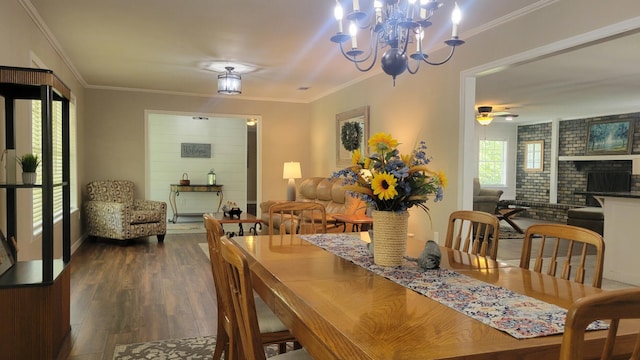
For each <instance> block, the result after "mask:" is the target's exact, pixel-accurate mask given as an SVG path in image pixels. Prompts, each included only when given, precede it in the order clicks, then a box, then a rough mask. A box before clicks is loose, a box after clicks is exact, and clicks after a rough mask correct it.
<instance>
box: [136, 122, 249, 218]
mask: <svg viewBox="0 0 640 360" xmlns="http://www.w3.org/2000/svg"><path fill="white" fill-rule="evenodd" d="M193 117H194V116H192V115H188V116H187V115H176V114H159V113H150V114H149V115H148V123H147V139H148V157H147V161H148V165H149V184H150V189H149V190H150V199H151V200H158V201H165V202H167V204H169V202H168V197H169V185H170V184H177V183H178V182H179V180H180V179H181V178H182V175H183V173H187V174H188V178H189V180H190V181H191V184H192V185H196V184H206V183H207V173H208V172H209V170H210V169H215V172H216V183H217V184H220V185H223V186H224V187H223V193H224V201H225V202H226V201H228V200H230V201H233V202H235V203H237V204H238V206H240V208H241V209H246V208H247V205H246V203H247V197H246V193H247V192H246V189H247V125H246V122H245V119H240V118H230V117H228V118H222V117H207V116H202V117H204V118H206V120H200V119H196V120H194V119H193ZM195 117H201V115H197V116H195ZM181 143H200V144H211V158H183V157H181V154H180V151H181V146H180V145H181ZM218 201H219V198H218V196H217V195H216V194H215V193H180V195H179V196H177V197H176V205H177V208H178V212H179V213H203V212H213V211H217V209H218ZM172 217H173V212H172V211H171V207H170V206H168V209H167V218H169V219H170V218H172ZM200 221H201V220H200Z"/></svg>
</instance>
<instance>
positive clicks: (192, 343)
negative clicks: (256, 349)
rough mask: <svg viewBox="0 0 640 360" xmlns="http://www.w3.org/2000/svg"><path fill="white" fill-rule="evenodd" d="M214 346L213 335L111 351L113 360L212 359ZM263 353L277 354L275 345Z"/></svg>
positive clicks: (137, 345) (119, 347) (143, 344)
mask: <svg viewBox="0 0 640 360" xmlns="http://www.w3.org/2000/svg"><path fill="white" fill-rule="evenodd" d="M215 347H216V338H215V336H213V335H212V336H202V337H193V338H187V339H175V340H174V339H172V340H159V341H150V342H144V343H137V344H127V345H116V348H115V350H114V352H113V360H148V359H154V360H169V359H176V360H177V359H180V360H196V359H213V350H214V349H215ZM265 353H266V355H267V357H268V358H269V357H272V356H275V355H277V354H278V350H277V346H276V345H270V346H268V347H266V348H265Z"/></svg>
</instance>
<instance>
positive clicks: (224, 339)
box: [213, 327, 229, 360]
mask: <svg viewBox="0 0 640 360" xmlns="http://www.w3.org/2000/svg"><path fill="white" fill-rule="evenodd" d="M223 351H224V354H225V357H224V358H225V359H227V358H228V356H229V336H228V335H227V333H226V331H224V328H222V329H221V328H220V327H218V334H216V347H215V349H214V350H213V360H222V352H223Z"/></svg>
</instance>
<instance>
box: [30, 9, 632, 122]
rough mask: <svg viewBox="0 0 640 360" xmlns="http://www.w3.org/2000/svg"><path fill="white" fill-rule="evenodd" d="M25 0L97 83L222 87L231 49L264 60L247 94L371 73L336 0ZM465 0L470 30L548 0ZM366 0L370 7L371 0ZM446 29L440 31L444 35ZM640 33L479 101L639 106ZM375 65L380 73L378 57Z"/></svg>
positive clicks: (529, 111)
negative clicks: (351, 50)
mask: <svg viewBox="0 0 640 360" xmlns="http://www.w3.org/2000/svg"><path fill="white" fill-rule="evenodd" d="M21 2H22V3H24V4H25V5H26V7H27V8H30V9H31V10H32V11H33V12H34V14H35V17H36V19H38V17H40V19H39V20H37V21H41V22H43V23H44V24H45V26H46V28H47V29H49V31H50V32H51V34H52V35H53V38H54V39H55V41H56V42H57V43H58V47H59V51H60V52H61V53H62V54H63V56H64V57H65V58H66V59H67V61H68V63H69V64H70V65H71V66H72V67H73V68H74V70H75V72H76V76H78V77H79V78H80V81H81V82H82V83H83V85H85V86H87V87H89V88H127V89H141V90H148V91H162V92H169V93H185V94H195V95H202V96H211V95H212V94H215V92H216V80H215V79H216V76H217V74H216V73H213V72H210V71H207V70H204V69H203V67H204V65H205V64H206V63H207V62H210V61H213V60H221V61H233V62H240V63H248V64H252V65H256V66H257V70H255V71H254V72H251V73H248V74H244V75H243V81H242V83H243V84H242V86H243V93H242V95H238V97H239V98H243V99H265V100H282V101H295V102H308V101H312V100H313V99H317V98H319V97H321V96H323V95H325V94H327V93H330V92H332V91H335V90H336V89H339V88H341V87H344V86H347V85H348V84H350V83H353V82H356V81H358V80H359V79H362V78H364V77H367V76H371V74H372V72H369V73H360V72H358V71H357V70H355V68H354V67H353V65H351V64H349V63H348V62H347V61H346V60H344V59H343V58H342V56H341V55H340V52H339V50H338V48H337V47H336V46H335V44H333V43H331V42H330V41H329V38H330V37H331V36H332V35H333V34H334V33H335V31H336V30H337V25H336V23H335V20H334V19H333V7H334V5H335V1H334V0H297V1H291V0H271V1H258V0H234V1H224V2H223V1H215V0H180V1H176V0H135V1H133V0H108V1H87V0H65V1H51V0H21ZM444 2H445V4H444V6H443V7H442V8H441V10H440V11H439V13H438V14H437V15H436V16H435V18H434V21H433V22H434V26H432V28H431V29H430V30H429V32H427V34H426V35H427V37H428V36H430V35H431V36H432V37H431V38H429V39H430V40H429V45H427V46H425V48H426V49H428V50H429V49H431V50H433V49H436V48H439V47H440V46H442V45H441V44H442V41H444V40H445V37H446V35H447V33H448V32H449V31H450V30H449V29H450V28H449V25H446V24H447V23H448V21H449V14H450V12H451V8H452V6H453V2H452V1H450V0H444ZM457 2H458V4H459V6H460V7H461V8H462V10H463V13H464V14H473V16H464V17H463V22H462V24H461V26H460V29H461V37H462V38H463V39H464V37H465V33H473V32H477V31H481V30H479V29H482V28H483V27H486V26H487V24H492V23H499V22H500V21H501V20H504V19H509V18H512V17H513V16H517V14H519V13H523V12H525V11H526V10H527V9H531V7H533V6H536V3H539V0H492V1H491V2H490V3H487V2H485V1H473V0H457ZM349 3H350V2H349ZM360 3H361V7H362V8H366V7H367V6H370V4H371V3H372V0H360ZM488 4H490V6H488ZM439 30H442V31H439ZM435 33H440V34H441V35H440V36H439V37H438V36H436V37H434V35H433V34H435ZM639 37H640V35H637V34H636V35H633V36H632V37H628V38H620V39H618V40H615V41H610V42H604V43H601V44H598V45H596V46H593V47H588V48H583V49H580V50H576V51H572V52H565V53H564V54H562V55H561V56H553V57H548V58H546V59H541V60H536V61H534V62H530V63H527V64H522V65H518V66H513V67H510V68H508V69H506V70H504V71H502V72H500V73H495V74H491V75H488V76H484V77H480V78H478V81H477V89H478V90H477V94H476V98H477V101H476V103H477V104H479V105H493V106H494V110H501V109H502V107H504V106H508V107H511V108H512V109H511V111H512V112H515V113H518V114H519V115H520V117H519V118H517V119H516V121H518V122H523V121H538V120H549V119H557V118H560V119H567V118H576V117H583V116H585V115H586V114H591V115H589V116H592V115H602V114H613V113H622V112H631V111H640V110H639V109H640V106H635V108H634V107H633V106H631V103H632V101H631V99H632V98H633V99H634V101H633V103H638V101H637V99H638V98H639V97H638V92H639V91H640V90H639V89H638V84H639V83H640V82H639V81H638V80H640V79H639V78H640V70H638V66H637V64H639V63H640V48H639V47H640V40H639ZM465 40H467V39H465ZM472 40H473V38H471V39H468V41H472ZM425 41H426V39H425ZM620 45H623V46H620ZM602 47H606V48H602ZM435 60H437V59H435ZM452 61H455V56H454V59H453V60H452ZM445 66H446V65H445ZM375 69H376V73H378V72H380V70H379V65H376V67H375ZM403 76H411V75H408V74H403V75H401V76H399V77H398V80H397V81H402V77H403ZM389 86H392V84H391V79H389ZM302 87H305V88H306V87H308V88H309V89H308V90H300V88H302ZM631 108H633V110H629V109H631Z"/></svg>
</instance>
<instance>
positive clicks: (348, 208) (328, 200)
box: [260, 177, 366, 234]
mask: <svg viewBox="0 0 640 360" xmlns="http://www.w3.org/2000/svg"><path fill="white" fill-rule="evenodd" d="M296 201H313V202H316V203H320V204H322V205H324V207H325V209H326V212H327V231H329V232H339V231H342V230H343V229H344V228H343V224H336V222H335V221H334V219H333V215H336V214H364V213H365V210H366V204H365V203H364V202H363V201H362V200H360V199H358V198H356V197H353V196H351V195H349V194H347V193H346V190H344V189H343V185H342V180H341V179H337V180H329V179H328V178H325V177H311V178H307V179H304V180H302V182H301V183H300V185H299V186H298V190H297V195H296ZM277 202H280V201H278V200H270V201H265V202H263V203H261V204H260V212H261V219H262V221H263V222H264V225H263V227H262V233H263V234H268V233H269V226H270V225H273V226H274V229H278V228H280V224H281V223H282V220H283V219H280V218H278V217H276V218H274V224H269V208H270V207H271V205H273V204H275V203H277ZM284 221H285V222H287V221H289V222H290V221H291V220H290V219H284ZM285 227H286V228H287V229H290V226H287V224H286V223H285ZM274 231H275V230H274ZM288 231H289V230H288Z"/></svg>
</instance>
